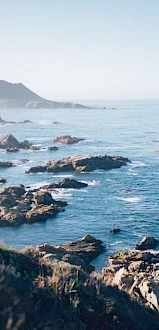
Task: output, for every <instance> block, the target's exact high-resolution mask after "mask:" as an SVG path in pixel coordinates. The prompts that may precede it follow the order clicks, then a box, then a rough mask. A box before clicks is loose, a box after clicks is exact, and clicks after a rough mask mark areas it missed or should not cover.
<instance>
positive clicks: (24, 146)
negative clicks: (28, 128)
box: [20, 140, 32, 149]
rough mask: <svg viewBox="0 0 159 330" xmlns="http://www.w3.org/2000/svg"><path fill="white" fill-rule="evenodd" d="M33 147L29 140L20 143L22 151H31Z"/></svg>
mask: <svg viewBox="0 0 159 330" xmlns="http://www.w3.org/2000/svg"><path fill="white" fill-rule="evenodd" d="M31 145H32V144H31V143H30V142H29V141H28V140H24V141H23V142H20V148H22V149H29V148H30V147H31Z"/></svg>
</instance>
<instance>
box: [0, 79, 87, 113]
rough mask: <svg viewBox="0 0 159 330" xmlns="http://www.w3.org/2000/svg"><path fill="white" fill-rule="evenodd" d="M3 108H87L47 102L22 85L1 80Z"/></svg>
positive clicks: (0, 94)
mask: <svg viewBox="0 0 159 330" xmlns="http://www.w3.org/2000/svg"><path fill="white" fill-rule="evenodd" d="M2 108H10V109H17V108H26V109H29V108H31V109H41V108H47V109H54V108H56V109H57V108H77V109H84V108H87V107H85V106H84V105H82V104H75V103H72V102H55V101H50V100H47V99H45V98H43V97H41V96H39V95H38V94H36V93H34V92H32V91H31V90H30V89H29V88H27V87H26V86H24V85H23V84H22V83H16V84H12V83H10V82H7V81H4V80H0V109H2Z"/></svg>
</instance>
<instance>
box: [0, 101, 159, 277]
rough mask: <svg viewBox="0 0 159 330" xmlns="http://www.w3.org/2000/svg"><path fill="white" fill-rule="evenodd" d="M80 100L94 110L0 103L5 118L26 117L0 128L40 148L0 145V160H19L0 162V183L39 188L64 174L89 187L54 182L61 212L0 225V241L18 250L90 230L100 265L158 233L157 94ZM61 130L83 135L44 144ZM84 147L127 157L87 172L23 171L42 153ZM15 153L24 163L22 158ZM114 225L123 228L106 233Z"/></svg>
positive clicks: (83, 151)
mask: <svg viewBox="0 0 159 330" xmlns="http://www.w3.org/2000/svg"><path fill="white" fill-rule="evenodd" d="M80 103H82V101H81V102H80ZM83 103H84V104H88V105H90V106H95V107H96V109H94V108H93V109H40V110H32V109H18V110H11V109H4V110H3V109H1V110H0V116H1V117H2V118H3V119H5V120H9V121H12V120H13V121H23V120H26V119H28V120H31V121H32V123H30V124H18V125H17V124H7V125H5V126H0V135H3V134H6V133H11V134H13V135H14V136H15V137H16V138H17V139H18V140H19V141H23V140H25V139H27V140H29V141H31V142H32V143H33V144H35V145H37V146H39V147H40V150H39V151H31V150H30V151H29V150H28V151H26V150H20V151H19V152H18V153H11V154H6V152H5V150H1V149H0V159H1V160H5V161H13V162H15V163H16V164H17V166H15V167H12V168H8V169H0V176H2V177H4V178H5V179H7V183H6V184H1V188H3V187H6V186H10V185H16V184H19V183H21V184H24V185H25V186H30V187H32V188H33V187H39V186H41V185H43V184H46V183H50V182H58V181H61V180H62V179H63V178H64V177H66V176H68V177H74V178H75V179H76V180H79V181H83V182H87V183H88V187H87V188H84V189H80V190H74V189H61V190H60V189H59V190H58V194H55V195H53V197H55V198H57V199H61V200H66V201H67V202H68V206H67V207H66V209H65V212H61V213H60V214H58V215H57V216H56V218H53V219H48V220H47V221H46V222H44V223H40V224H38V223H36V224H31V225H23V226H21V227H17V228H9V227H8V228H7V227H6V228H0V241H2V242H4V243H5V244H6V245H8V246H12V247H15V248H17V249H21V248H23V247H25V246H28V245H38V244H42V243H45V242H47V243H50V244H59V243H66V242H69V241H72V240H76V239H78V238H81V237H82V236H84V235H85V234H87V233H89V234H91V235H94V236H95V237H96V238H98V239H100V240H102V241H103V244H104V245H105V247H106V251H105V252H104V253H103V254H102V255H100V256H99V257H98V258H96V259H95V260H94V261H93V262H92V264H93V265H94V266H95V267H96V270H97V271H101V269H102V268H103V267H105V266H106V265H107V263H108V256H110V255H112V254H114V253H116V252H118V251H125V250H128V249H133V248H134V246H135V245H136V243H138V242H139V241H140V240H141V238H142V237H143V236H144V235H152V236H154V237H156V238H159V234H158V224H159V119H158V118H159V101H155V100H154V101H151V100H150V101H142V100H141V101H139V100H138V101H94V102H91V101H88V102H85V101H83ZM54 122H58V123H56V124H55V123H54ZM61 135H72V136H76V137H81V138H84V139H85V140H84V141H81V142H79V143H78V144H74V145H57V146H58V147H59V150H58V151H48V150H47V149H42V148H45V147H48V146H52V145H55V143H54V142H53V139H54V138H55V137H57V136H61ZM88 154H91V155H105V154H107V155H111V156H113V155H119V156H123V157H128V158H129V159H130V160H131V163H129V164H127V166H124V167H122V168H120V169H115V170H111V171H102V170H99V171H95V172H93V173H80V174H75V173H62V174H53V173H38V174H25V171H27V170H28V168H30V167H31V166H36V165H42V164H43V163H44V162H46V161H48V160H52V159H61V158H64V157H69V156H74V155H88ZM20 159H28V160H29V162H27V163H25V164H21V162H20ZM114 227H119V228H120V229H121V231H120V232H119V233H117V234H110V233H109V230H110V229H112V228H114Z"/></svg>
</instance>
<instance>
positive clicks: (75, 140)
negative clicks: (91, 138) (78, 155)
mask: <svg viewBox="0 0 159 330" xmlns="http://www.w3.org/2000/svg"><path fill="white" fill-rule="evenodd" d="M83 140H84V139H81V138H77V137H72V136H71V135H64V136H59V137H56V138H55V139H54V140H53V141H54V142H57V143H63V144H74V143H78V142H79V141H83Z"/></svg>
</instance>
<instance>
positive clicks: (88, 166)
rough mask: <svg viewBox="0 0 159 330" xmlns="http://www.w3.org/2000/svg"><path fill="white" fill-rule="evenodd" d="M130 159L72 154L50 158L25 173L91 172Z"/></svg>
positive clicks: (109, 167)
mask: <svg viewBox="0 0 159 330" xmlns="http://www.w3.org/2000/svg"><path fill="white" fill-rule="evenodd" d="M128 162H130V160H129V159H128V158H123V157H120V156H114V157H111V156H107V155H104V156H91V155H89V156H74V157H69V158H63V159H61V160H52V161H49V162H47V163H45V164H44V165H42V166H40V165H39V166H34V167H31V168H30V169H29V170H28V171H27V172H26V173H27V174H29V173H38V172H53V173H58V172H70V171H75V172H93V171H95V170H97V169H101V170H106V171H107V170H111V169H116V168H120V167H121V166H124V165H126V164H127V163H128Z"/></svg>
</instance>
